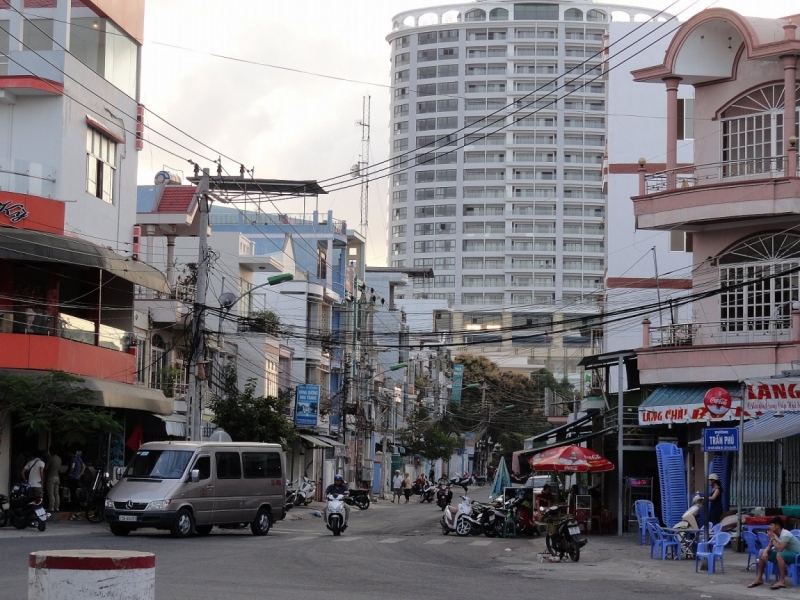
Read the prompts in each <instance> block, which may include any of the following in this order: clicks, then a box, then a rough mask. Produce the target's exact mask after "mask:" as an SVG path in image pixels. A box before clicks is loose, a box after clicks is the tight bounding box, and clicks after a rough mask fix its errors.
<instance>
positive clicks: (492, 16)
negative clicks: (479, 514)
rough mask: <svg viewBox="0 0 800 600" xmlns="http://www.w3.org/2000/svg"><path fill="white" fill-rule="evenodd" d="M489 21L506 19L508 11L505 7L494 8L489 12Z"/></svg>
mask: <svg viewBox="0 0 800 600" xmlns="http://www.w3.org/2000/svg"><path fill="white" fill-rule="evenodd" d="M489 20H490V21H508V11H507V10H506V9H505V8H494V9H492V12H490V13H489Z"/></svg>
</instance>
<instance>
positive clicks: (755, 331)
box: [632, 8, 800, 505]
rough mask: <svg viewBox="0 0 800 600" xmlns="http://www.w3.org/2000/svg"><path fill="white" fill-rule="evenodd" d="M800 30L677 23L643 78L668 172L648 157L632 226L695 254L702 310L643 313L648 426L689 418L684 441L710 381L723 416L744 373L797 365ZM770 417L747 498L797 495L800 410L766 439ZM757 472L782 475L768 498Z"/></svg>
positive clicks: (785, 21)
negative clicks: (663, 317) (658, 106)
mask: <svg viewBox="0 0 800 600" xmlns="http://www.w3.org/2000/svg"><path fill="white" fill-rule="evenodd" d="M798 26H800V15H794V16H789V17H785V18H781V19H761V18H752V17H744V16H742V15H739V14H737V13H736V12H733V11H731V10H727V9H722V8H714V9H710V10H706V11H704V12H701V13H699V14H698V15H696V16H695V17H693V18H692V19H690V20H689V21H687V22H686V23H684V24H683V26H682V27H681V28H680V29H679V30H678V31H677V32H676V34H675V36H674V38H673V39H672V42H671V43H670V45H669V47H668V49H667V51H666V55H665V59H664V63H663V64H661V65H656V66H652V67H648V68H644V69H639V70H637V71H634V73H633V75H634V78H635V79H636V81H639V82H648V83H655V84H657V85H661V86H664V91H665V93H666V94H667V119H666V123H667V142H666V165H665V167H666V168H665V169H664V170H655V169H651V168H650V166H649V165H647V164H646V163H644V161H643V160H642V161H640V168H639V178H640V179H639V195H638V196H635V197H633V198H632V200H633V203H634V214H635V217H636V226H637V228H639V229H646V230H656V231H669V232H671V235H672V236H674V237H676V238H682V240H683V242H684V244H685V245H686V247H687V248H691V249H692V250H693V256H694V265H693V270H692V290H691V292H690V296H689V297H688V298H687V300H690V301H691V305H690V306H691V311H690V313H691V315H692V317H691V318H690V319H689V320H688V322H684V323H680V322H678V323H674V324H669V325H663V326H659V327H652V328H651V327H649V323H647V322H645V327H644V332H643V338H644V339H643V340H642V346H643V347H642V348H641V349H638V350H637V355H638V364H639V369H640V376H641V384H642V387H643V388H644V389H645V391H646V392H647V393H645V394H644V397H645V398H646V400H645V401H644V402H643V404H642V406H641V407H640V413H639V416H640V423H641V424H642V425H655V426H661V427H664V429H665V430H666V429H667V427H669V428H670V429H671V428H672V425H673V424H679V423H688V425H687V426H685V427H676V428H675V430H673V431H670V433H669V434H667V433H666V431H665V432H664V434H665V435H671V436H673V437H677V438H678V439H679V440H683V439H685V441H686V442H688V441H691V440H694V439H696V438H698V437H699V429H700V427H701V425H700V423H702V424H705V423H706V422H707V415H706V412H705V411H704V410H703V409H699V410H694V408H695V407H697V406H698V405H702V402H703V395H704V393H705V391H706V390H708V389H709V388H711V387H715V386H720V387H726V388H728V389H729V390H731V391H732V392H733V395H734V409H733V410H731V411H729V413H728V414H727V415H726V416H725V417H722V419H726V418H727V419H734V418H736V419H738V414H737V413H738V409H737V406H738V398H736V397H735V396H736V394H738V390H739V387H740V383H739V382H740V381H741V380H743V379H745V378H749V377H770V376H775V375H780V374H781V373H782V372H784V371H797V370H798V368H800V367H799V366H798V365H800V284H799V282H798V273H799V272H800V176H799V175H800V174H799V173H798V158H797V151H798V121H799V120H800V117H799V115H798V97H799V96H798V79H797V66H798V56H800V32H798V31H797V29H798ZM684 85H691V86H694V92H695V103H694V115H693V124H694V138H695V146H694V148H695V161H694V164H693V165H690V166H686V165H680V164H678V162H677V143H678V139H679V137H680V135H681V128H682V127H683V126H684V124H685V123H686V117H687V116H688V115H685V114H681V113H682V109H683V108H684V106H685V105H684V104H683V103H681V102H680V101H679V99H678V96H679V95H678V88H679V86H684ZM657 168H664V165H659V166H658V167H657ZM687 408H688V409H689V410H682V409H687ZM659 415H660V416H659ZM789 417H791V418H789ZM770 419H771V417H769V416H768V417H767V418H762V419H760V420H759V422H753V423H751V424H750V425H749V426H748V431H751V435H750V436H749V437H748V436H746V440H747V441H749V442H751V444H748V448H747V450H746V451H745V457H746V461H747V468H746V472H745V502H746V503H747V502H750V501H752V502H758V503H766V505H770V503H772V505H779V504H781V503H783V504H794V503H798V502H800V485H795V486H792V485H790V484H789V482H792V481H800V436H797V435H794V434H797V433H800V418H798V419H797V420H796V421H795V420H794V417H793V416H791V415H787V418H786V419H777V420H776V421H775V422H773V425H772V426H770V428H769V429H770V431H771V433H770V434H769V437H766V438H765V437H764V435H758V434H757V430H758V429H761V430H762V431H766V429H765V426H766V424H767V421H769V420H770ZM755 425H758V427H755ZM791 436H794V437H791ZM767 440H769V441H767ZM774 440H780V441H779V442H778V443H776V442H775V441H774ZM681 445H682V444H681ZM699 454H700V453H699V452H697V453H695V457H697V455H699ZM700 460H702V459H700ZM700 464H702V463H700ZM698 466H699V465H698ZM781 468H782V469H783V471H784V472H785V473H786V476H785V477H784V478H781V477H778V471H777V470H776V469H781ZM759 469H760V470H759ZM690 472H691V471H690ZM696 472H698V473H700V472H702V469H701V468H698V469H696ZM757 481H760V482H762V483H763V482H764V481H767V482H768V483H769V482H774V483H773V484H771V485H772V487H769V485H768V486H767V487H768V488H769V489H762V490H761V491H759V492H758V493H759V494H761V495H760V496H759V498H758V499H756V498H755V497H754V496H748V494H749V493H750V492H749V491H748V490H750V491H753V494H755V492H754V490H755V487H756V486H755V482H757ZM749 483H753V485H749ZM689 485H690V486H691V488H690V489H703V486H704V485H705V484H704V482H703V481H702V480H699V481H695V482H694V483H691V482H690V483H689ZM734 489H735V488H734Z"/></svg>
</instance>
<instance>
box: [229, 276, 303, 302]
mask: <svg viewBox="0 0 800 600" xmlns="http://www.w3.org/2000/svg"><path fill="white" fill-rule="evenodd" d="M293 279H294V275H292V274H291V273H281V274H280V275H273V276H272V277H267V282H266V283H262V284H259V285H257V286H255V287H254V288H251V289H249V290H247V291H246V292H245V293H244V294H240V295H239V296H236V295H235V294H234V293H233V292H223V293H222V294H220V296H219V298H218V300H219V305H220V306H221V307H222V308H224V309H225V310H226V311H230V309H231V308H233V306H234V304H236V303H237V302H239V300H241V299H242V298H244V297H245V296H247V295H248V294H252V293H253V292H254V291H256V290H257V289H258V288H262V287H266V286H268V285H278V284H279V283H284V282H286V281H292V280H293Z"/></svg>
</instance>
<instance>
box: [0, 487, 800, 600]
mask: <svg viewBox="0 0 800 600" xmlns="http://www.w3.org/2000/svg"><path fill="white" fill-rule="evenodd" d="M290 515H291V516H292V517H293V518H295V519H297V517H301V518H300V519H299V520H291V521H290V520H286V521H282V522H279V523H278V524H277V525H276V526H275V527H274V528H273V530H272V531H271V532H270V534H269V535H268V536H267V537H263V538H259V537H256V536H253V535H252V534H250V532H249V529H247V530H242V531H218V530H216V529H215V530H214V532H213V533H212V534H211V535H210V536H208V537H203V538H200V537H196V538H191V539H186V540H176V539H173V538H171V537H170V536H169V535H168V534H167V533H163V532H156V531H151V530H144V531H142V532H135V533H133V534H131V535H130V536H129V537H127V538H117V537H114V536H112V535H111V533H110V532H109V531H108V528H107V526H105V525H89V524H86V523H56V524H53V525H51V526H49V527H48V529H47V531H46V532H44V533H40V532H37V531H35V530H26V531H22V532H18V531H16V530H13V529H11V528H10V527H5V528H3V529H2V530H0V557H2V559H0V560H1V561H2V562H1V563H0V564H2V565H3V567H2V568H1V569H0V598H2V599H6V598H8V599H15V600H21V599H24V598H27V557H28V554H29V553H30V552H34V551H37V550H55V549H78V548H107V549H115V550H126V549H127V550H139V551H146V552H153V553H155V555H156V597H157V598H158V599H161V600H166V599H170V600H184V599H187V600H188V599H192V600H197V599H198V598H203V599H207V598H214V599H215V598H224V599H225V600H235V599H251V598H270V599H274V600H284V599H287V600H288V599H291V600H298V599H299V598H311V597H313V598H328V599H340V598H341V599H347V600H362V599H364V600H367V599H369V600H376V599H377V600H381V599H384V598H385V599H392V600H397V598H398V597H402V598H429V597H440V598H447V599H449V598H458V599H459V600H462V599H463V600H471V599H475V600H487V599H493V600H499V599H500V598H503V599H504V600H505V599H507V598H520V599H523V598H525V599H527V598H530V597H532V596H533V595H534V594H543V595H545V596H546V597H551V598H570V599H591V600H627V599H629V598H630V599H633V598H637V599H638V598H639V597H640V596H641V595H642V594H647V596H648V597H649V598H652V599H655V600H658V599H660V598H664V599H665V600H666V599H667V598H669V599H670V600H672V599H674V598H675V597H680V598H698V599H708V598H719V599H722V598H725V599H730V598H734V599H735V598H739V597H741V598H753V597H771V598H774V597H775V592H769V591H768V589H767V588H766V586H764V587H763V588H759V589H758V590H744V588H743V585H742V584H743V583H744V582H745V581H747V580H749V579H750V578H752V575H750V574H746V573H743V571H742V569H741V567H738V566H734V567H732V566H731V565H730V564H727V563H726V567H727V573H726V575H725V576H723V577H719V576H710V575H706V574H699V575H695V573H694V568H693V567H694V565H693V564H691V563H687V562H685V561H681V562H665V563H662V562H661V561H650V560H649V556H648V549H647V548H642V547H640V546H637V545H636V544H635V542H634V541H633V540H632V539H631V538H627V539H623V540H619V539H618V538H614V537H610V536H604V537H599V536H590V538H589V544H588V545H587V547H586V548H585V549H584V550H585V551H584V553H583V554H582V557H581V561H580V562H579V563H569V562H568V563H560V564H542V563H540V562H539V561H538V560H537V554H538V553H539V552H542V551H543V550H544V541H543V540H542V539H536V538H534V539H532V540H531V539H528V538H518V539H502V540H501V539H490V538H486V537H483V536H480V537H466V538H457V537H456V536H455V535H454V534H451V535H449V536H445V535H443V534H442V533H441V529H440V528H439V526H438V524H437V523H438V519H439V516H440V513H439V511H438V509H437V508H436V507H435V506H432V505H427V504H426V505H421V504H419V503H418V502H416V501H415V500H413V499H412V502H411V503H410V504H408V505H405V504H403V505H396V504H391V503H388V502H382V503H380V504H374V505H373V506H372V507H370V509H369V510H367V511H358V510H356V509H354V510H353V512H352V515H351V524H350V527H349V528H348V529H347V531H346V532H345V533H344V534H343V535H342V536H341V537H339V538H334V537H333V536H332V535H331V534H330V532H328V531H327V530H326V529H325V527H324V525H323V524H322V519H320V518H316V517H314V516H313V515H312V511H311V510H310V509H307V508H301V509H295V510H293V511H291V513H290ZM739 556H740V555H739ZM734 558H736V559H738V556H734ZM726 560H728V561H729V563H730V562H731V561H733V560H734V559H733V558H730V557H728V558H727V559H726ZM787 592H789V593H792V595H795V594H794V593H793V591H791V592H790V591H789V590H786V591H784V593H783V595H786V593H787ZM76 600H79V599H76Z"/></svg>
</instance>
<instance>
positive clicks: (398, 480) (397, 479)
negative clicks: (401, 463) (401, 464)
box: [392, 471, 403, 504]
mask: <svg viewBox="0 0 800 600" xmlns="http://www.w3.org/2000/svg"><path fill="white" fill-rule="evenodd" d="M401 485H403V476H402V475H400V471H395V472H394V479H392V502H394V500H395V498H397V502H398V504H399V503H400V486H401Z"/></svg>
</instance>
